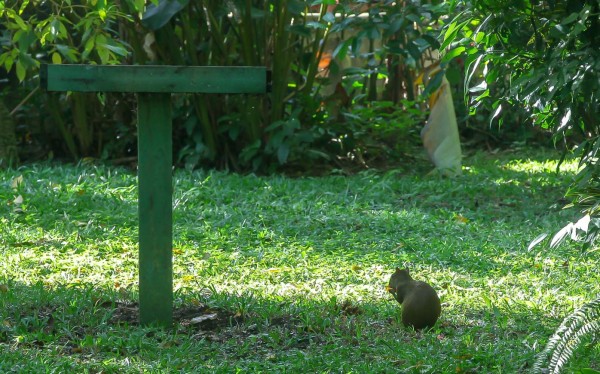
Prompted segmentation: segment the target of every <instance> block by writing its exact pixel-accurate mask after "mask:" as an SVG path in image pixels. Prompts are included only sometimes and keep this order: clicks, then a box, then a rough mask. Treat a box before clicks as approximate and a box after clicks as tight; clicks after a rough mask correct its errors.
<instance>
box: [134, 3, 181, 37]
mask: <svg viewBox="0 0 600 374" xmlns="http://www.w3.org/2000/svg"><path fill="white" fill-rule="evenodd" d="M188 3H189V0H159V1H158V5H155V4H154V3H152V4H150V5H148V6H147V7H146V12H145V13H144V15H143V16H142V25H144V26H145V27H147V28H149V29H150V30H158V29H160V28H161V27H163V26H164V25H166V24H167V22H169V21H170V20H171V18H173V16H174V15H175V14H177V13H179V12H180V11H181V10H182V9H183V8H185V7H186V6H187V5H188Z"/></svg>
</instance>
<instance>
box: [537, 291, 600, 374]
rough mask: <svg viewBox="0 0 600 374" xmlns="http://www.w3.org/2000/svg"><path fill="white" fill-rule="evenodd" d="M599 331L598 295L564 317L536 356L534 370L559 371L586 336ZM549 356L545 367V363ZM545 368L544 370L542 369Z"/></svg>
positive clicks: (599, 310)
mask: <svg viewBox="0 0 600 374" xmlns="http://www.w3.org/2000/svg"><path fill="white" fill-rule="evenodd" d="M598 333H600V297H599V298H597V299H596V300H594V301H592V302H590V303H587V304H585V305H583V306H582V307H581V308H579V309H578V310H576V311H575V312H573V313H572V314H571V315H569V316H567V318H565V319H564V321H563V323H562V324H561V325H560V326H559V327H558V329H557V330H556V331H555V332H554V335H552V337H551V338H550V340H549V341H548V344H547V345H546V348H545V349H544V351H543V352H542V353H541V354H540V355H539V356H538V359H537V361H536V362H535V365H534V367H533V369H534V372H536V373H541V372H542V371H544V372H547V373H560V371H561V370H562V368H563V367H564V366H565V365H566V364H567V362H569V360H570V359H571V357H572V356H573V353H574V351H575V350H576V349H577V348H578V347H579V346H580V345H581V342H582V340H583V339H584V338H585V337H587V336H594V335H595V334H598ZM548 358H550V360H549V361H550V362H549V364H548V366H547V367H545V363H546V362H547V361H548ZM544 369H546V370H547V371H546V370H544Z"/></svg>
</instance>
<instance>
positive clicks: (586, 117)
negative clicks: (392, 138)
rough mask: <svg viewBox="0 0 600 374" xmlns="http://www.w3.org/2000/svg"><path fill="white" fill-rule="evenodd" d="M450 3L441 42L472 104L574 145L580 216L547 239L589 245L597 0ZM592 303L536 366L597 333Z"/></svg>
mask: <svg viewBox="0 0 600 374" xmlns="http://www.w3.org/2000/svg"><path fill="white" fill-rule="evenodd" d="M453 6H454V7H457V8H458V9H462V11H461V12H460V14H459V15H458V16H457V17H456V18H455V19H454V20H453V21H452V22H450V23H449V25H448V27H447V28H446V30H445V35H444V41H443V43H442V46H444V47H445V46H451V47H453V48H452V49H451V51H450V52H449V53H447V54H446V56H445V58H446V61H448V60H450V59H452V58H454V57H456V56H463V57H464V58H465V65H466V68H467V73H466V79H465V87H466V88H467V89H468V90H469V94H470V95H471V100H472V102H473V103H474V107H475V108H477V107H478V106H482V105H490V102H491V107H492V109H493V117H496V118H498V119H499V121H502V120H503V115H504V113H505V111H506V109H509V108H510V109H512V108H515V107H516V108H520V110H523V111H525V112H526V113H527V114H528V116H527V118H526V121H527V122H530V123H533V124H534V125H536V126H539V127H542V128H544V129H549V130H550V131H552V132H553V134H554V135H555V139H556V142H557V143H559V142H560V143H563V144H566V145H567V146H569V145H571V144H575V145H576V150H577V153H578V154H579V156H580V171H579V173H578V176H577V179H576V181H575V182H574V183H573V184H572V185H571V188H570V189H569V191H568V193H567V196H568V197H570V198H571V199H572V204H571V205H573V206H577V207H579V208H580V209H581V210H582V213H583V214H584V216H583V217H582V218H581V219H580V220H579V221H577V222H576V223H570V224H568V225H567V226H565V227H564V228H563V229H562V230H560V231H559V232H558V233H557V234H556V235H555V236H554V238H553V240H552V241H551V245H552V246H554V245H556V244H558V243H560V242H561V241H562V240H563V239H564V238H567V237H571V238H573V239H580V240H582V241H583V243H584V247H587V248H589V247H590V246H591V245H593V244H594V243H595V241H596V239H597V236H598V234H599V233H600V193H599V191H600V169H599V167H598V166H599V165H598V161H597V160H598V150H599V149H600V119H599V118H598V113H599V111H600V80H599V78H598V77H599V75H598V73H599V70H600V1H598V0H591V1H573V0H565V1H535V0H525V1H492V0H479V1H475V0H474V1H471V0H459V1H453ZM567 148H568V147H567ZM542 237H543V236H542ZM540 240H541V237H540V238H538V240H536V242H539V241H540ZM590 305H591V306H590V307H589V308H587V309H585V311H581V312H578V313H579V314H578V315H573V316H571V317H569V318H567V319H566V320H565V323H567V322H573V321H575V322H577V323H580V325H577V326H575V327H573V326H571V327H572V328H571V327H569V329H567V330H566V331H567V332H568V333H565V328H564V327H561V329H562V330H559V331H557V334H556V335H555V337H553V340H552V341H551V345H549V346H548V348H547V350H546V351H545V352H544V354H545V356H544V357H541V358H540V361H539V362H538V365H537V366H538V368H540V367H542V366H543V362H542V361H543V359H545V358H546V356H551V357H552V359H551V360H550V363H549V365H550V367H551V368H553V371H552V372H557V371H558V370H560V367H561V366H563V364H564V363H565V362H566V360H567V359H568V358H569V357H570V356H571V348H572V347H573V346H578V345H579V344H581V339H582V336H585V335H588V337H589V336H590V335H592V336H593V335H594V334H596V333H597V332H598V326H599V325H598V323H597V308H598V306H597V303H595V304H594V303H592V304H590ZM590 321H593V324H590ZM584 322H585V323H584ZM581 325H583V328H580V326H581ZM564 347H569V350H567V351H564ZM554 370H556V371H554Z"/></svg>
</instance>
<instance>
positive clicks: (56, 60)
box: [52, 52, 62, 65]
mask: <svg viewBox="0 0 600 374" xmlns="http://www.w3.org/2000/svg"><path fill="white" fill-rule="evenodd" d="M52 63H53V64H57V65H58V64H62V58H61V57H60V53H58V52H54V53H52Z"/></svg>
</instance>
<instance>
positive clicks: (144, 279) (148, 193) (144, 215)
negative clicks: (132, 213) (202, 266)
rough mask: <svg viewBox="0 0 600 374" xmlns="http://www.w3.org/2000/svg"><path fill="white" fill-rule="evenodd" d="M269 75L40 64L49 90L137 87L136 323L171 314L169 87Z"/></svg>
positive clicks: (199, 87)
mask: <svg viewBox="0 0 600 374" xmlns="http://www.w3.org/2000/svg"><path fill="white" fill-rule="evenodd" d="M267 81H268V79H267V70H266V68H264V67H216V66H128V65H111V66H106V65H42V66H41V70H40V85H41V87H42V88H43V89H45V90H47V91H78V92H132V93H136V94H137V100H138V116H137V119H138V187H139V192H138V202H139V203H138V214H139V293H140V300H139V309H140V323H141V324H150V323H156V324H158V325H163V326H171V324H172V321H173V248H172V246H173V218H172V189H173V184H172V175H171V173H172V147H173V146H172V138H171V136H172V134H171V127H172V125H171V93H240V94H241V93H252V94H261V93H265V92H266V91H267Z"/></svg>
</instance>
